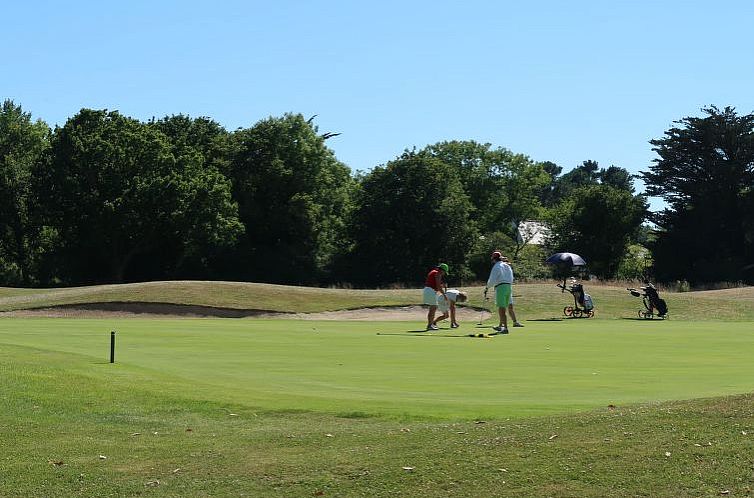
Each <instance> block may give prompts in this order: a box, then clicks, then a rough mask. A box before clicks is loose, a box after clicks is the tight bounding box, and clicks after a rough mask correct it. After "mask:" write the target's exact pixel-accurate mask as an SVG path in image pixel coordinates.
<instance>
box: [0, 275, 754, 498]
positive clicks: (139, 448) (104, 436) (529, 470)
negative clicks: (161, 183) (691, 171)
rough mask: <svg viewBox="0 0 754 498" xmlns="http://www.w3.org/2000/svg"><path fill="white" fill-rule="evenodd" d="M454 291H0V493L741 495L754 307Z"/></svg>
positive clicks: (709, 300) (745, 491)
mask: <svg viewBox="0 0 754 498" xmlns="http://www.w3.org/2000/svg"><path fill="white" fill-rule="evenodd" d="M587 285H589V284H587ZM467 291H468V293H469V296H470V299H469V301H468V302H467V303H466V306H465V307H464V308H463V309H461V310H460V311H461V312H462V314H461V326H460V328H458V329H450V328H449V324H448V322H447V321H445V322H440V330H439V331H436V332H433V333H427V332H425V330H424V329H425V325H426V310H425V309H423V308H421V307H419V306H416V304H417V303H418V302H420V291H419V290H418V289H395V290H351V289H319V288H304V287H288V286H281V285H266V284H248V283H234V282H198V281H182V282H151V283H144V284H123V285H104V286H89V287H76V288H65V289H18V288H0V378H2V382H1V384H0V386H2V387H1V388H0V403H1V406H2V407H3V409H2V410H1V411H0V447H1V448H2V449H3V451H2V455H1V456H0V496H3V497H28V496H45V497H70V496H155V497H168V496H169V497H179V496H180V497H185V496H468V497H479V496H553V497H571V496H594V497H597V496H749V495H750V494H751V488H752V486H754V470H752V469H753V468H754V457H752V455H754V452H753V451H752V450H754V396H752V393H754V361H752V360H751V356H752V352H753V351H754V288H751V287H744V288H731V289H723V290H715V291H703V292H683V293H676V292H664V293H663V298H664V299H665V300H666V301H667V303H668V307H669V309H670V312H669V318H668V319H666V320H660V319H652V320H650V319H640V318H639V316H638V314H637V312H638V311H639V310H640V309H641V308H642V302H641V299H637V298H635V297H633V296H631V295H630V294H629V293H628V292H627V291H626V285H622V286H621V285H618V284H615V285H604V284H599V285H597V284H595V285H591V286H589V289H588V291H589V293H590V294H591V295H592V297H593V298H594V301H595V309H596V314H595V316H594V317H593V318H588V319H587V318H581V319H572V318H566V317H564V316H563V314H562V313H563V312H562V310H563V307H564V306H567V305H572V304H573V298H572V297H571V296H570V294H568V293H563V292H561V291H560V290H559V289H558V288H556V287H555V285H554V283H531V284H517V285H515V286H514V296H515V299H516V313H517V315H518V318H519V320H520V321H521V322H523V324H524V327H523V328H512V329H511V332H510V334H508V335H497V336H491V337H476V336H477V335H485V334H487V333H489V332H491V327H492V325H496V324H497V320H496V317H495V318H493V317H491V316H490V313H489V310H488V308H489V302H485V301H484V300H483V299H482V289H481V288H479V287H472V288H469V289H467ZM356 310H358V311H359V312H360V314H358V315H355V314H354V313H353V312H354V311H356ZM349 311H350V312H351V314H350V315H349V314H348V313H349ZM472 336H473V337H472ZM111 339H114V349H113V350H112V353H113V357H112V358H111ZM111 360H113V362H111Z"/></svg>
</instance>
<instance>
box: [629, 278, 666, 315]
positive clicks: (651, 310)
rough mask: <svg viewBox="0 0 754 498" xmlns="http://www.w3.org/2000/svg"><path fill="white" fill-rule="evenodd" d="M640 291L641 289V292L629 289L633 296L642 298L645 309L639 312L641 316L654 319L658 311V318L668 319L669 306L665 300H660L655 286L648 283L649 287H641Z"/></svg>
mask: <svg viewBox="0 0 754 498" xmlns="http://www.w3.org/2000/svg"><path fill="white" fill-rule="evenodd" d="M639 289H641V292H639V291H637V290H636V289H628V291H629V292H631V295H632V296H635V297H641V298H642V302H643V303H644V309H643V310H640V311H639V316H640V317H642V318H654V316H655V311H656V312H657V313H656V314H657V317H658V318H666V317H667V315H668V305H667V303H666V302H665V300H664V299H661V298H660V295H659V293H658V292H657V289H656V288H655V286H654V285H652V284H651V283H650V282H647V285H645V286H644V287H639Z"/></svg>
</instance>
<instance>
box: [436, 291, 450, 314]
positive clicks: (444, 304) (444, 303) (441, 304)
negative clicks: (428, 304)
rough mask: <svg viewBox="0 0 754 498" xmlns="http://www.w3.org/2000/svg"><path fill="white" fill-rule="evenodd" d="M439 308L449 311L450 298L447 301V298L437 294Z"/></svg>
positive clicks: (445, 311) (444, 311)
mask: <svg viewBox="0 0 754 498" xmlns="http://www.w3.org/2000/svg"><path fill="white" fill-rule="evenodd" d="M437 309H438V310H440V311H442V312H443V313H447V312H448V311H450V299H448V300H447V301H446V300H445V298H444V297H442V295H438V296H437Z"/></svg>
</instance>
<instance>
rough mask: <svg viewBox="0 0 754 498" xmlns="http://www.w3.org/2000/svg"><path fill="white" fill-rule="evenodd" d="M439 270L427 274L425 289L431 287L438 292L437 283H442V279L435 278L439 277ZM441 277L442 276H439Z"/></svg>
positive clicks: (438, 286)
mask: <svg viewBox="0 0 754 498" xmlns="http://www.w3.org/2000/svg"><path fill="white" fill-rule="evenodd" d="M439 273H440V270H439V269H438V268H435V269H433V270H432V271H431V272H429V273H428V274H427V281H426V282H424V285H425V286H426V287H432V288H433V289H434V290H436V291H439V290H440V284H438V283H437V282H438V281H442V278H437V276H438V275H439ZM441 277H442V276H441Z"/></svg>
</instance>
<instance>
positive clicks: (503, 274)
mask: <svg viewBox="0 0 754 498" xmlns="http://www.w3.org/2000/svg"><path fill="white" fill-rule="evenodd" d="M512 283H513V269H512V268H511V267H510V265H509V264H508V263H504V262H502V261H497V262H496V263H495V264H494V265H492V269H491V270H490V278H488V279H487V287H495V286H496V285H498V284H512Z"/></svg>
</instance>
